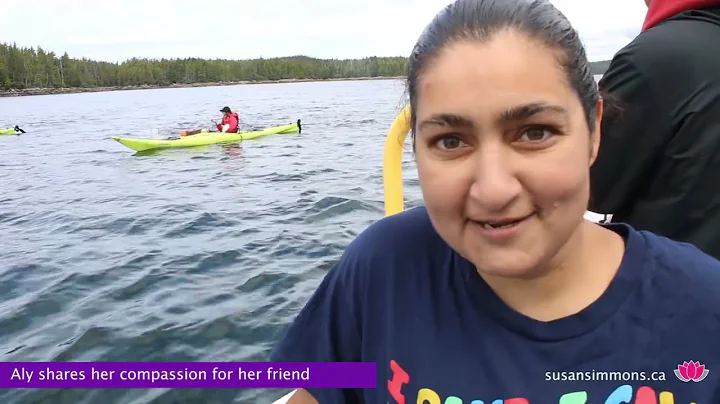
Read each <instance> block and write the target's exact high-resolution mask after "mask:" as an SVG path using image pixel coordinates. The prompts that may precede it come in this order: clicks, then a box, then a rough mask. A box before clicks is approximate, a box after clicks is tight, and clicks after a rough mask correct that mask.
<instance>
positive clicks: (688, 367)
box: [675, 361, 710, 382]
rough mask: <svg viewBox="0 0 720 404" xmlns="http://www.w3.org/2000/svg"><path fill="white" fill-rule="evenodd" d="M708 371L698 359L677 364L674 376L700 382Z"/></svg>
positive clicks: (687, 380)
mask: <svg viewBox="0 0 720 404" xmlns="http://www.w3.org/2000/svg"><path fill="white" fill-rule="evenodd" d="M708 373H710V371H709V370H707V369H705V365H701V364H700V362H698V361H695V362H693V361H690V362H683V364H682V365H678V368H677V369H675V376H677V378H678V379H680V380H682V381H684V382H689V381H690V380H692V381H694V382H701V381H703V380H704V379H705V378H706V377H707V375H708Z"/></svg>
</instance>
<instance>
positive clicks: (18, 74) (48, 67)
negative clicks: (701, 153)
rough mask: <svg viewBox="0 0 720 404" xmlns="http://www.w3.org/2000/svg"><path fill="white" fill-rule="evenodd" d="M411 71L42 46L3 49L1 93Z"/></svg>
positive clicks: (394, 61) (304, 60) (396, 63)
mask: <svg viewBox="0 0 720 404" xmlns="http://www.w3.org/2000/svg"><path fill="white" fill-rule="evenodd" d="M598 63H600V64H602V63H607V61H604V62H598ZM594 65H595V64H594ZM598 67H600V66H598ZM602 67H605V68H606V66H602ZM406 69H407V58H406V57H366V58H362V59H344V60H338V59H315V58H311V57H307V56H291V57H280V58H269V59H263V58H260V59H251V60H227V59H213V60H208V59H199V58H185V59H144V58H143V59H141V58H132V59H128V60H126V61H124V62H118V63H111V62H101V61H95V60H90V59H87V58H81V59H77V58H71V57H70V56H69V55H68V54H67V52H65V53H63V55H61V56H58V55H57V54H55V53H54V52H48V51H45V50H44V49H42V48H41V47H40V46H38V47H37V48H34V47H29V48H27V47H18V46H17V45H16V44H14V43H13V44H7V43H0V90H10V89H27V88H94V87H124V86H141V85H150V86H167V85H171V84H180V85H182V84H195V83H218V82H238V81H250V82H253V81H268V80H269V81H272V80H292V79H306V80H307V79H309V80H323V79H343V78H359V77H396V76H403V75H405V74H406ZM595 70H602V72H604V71H605V69H602V68H600V69H596V66H593V72H595ZM602 72H600V73H595V74H602Z"/></svg>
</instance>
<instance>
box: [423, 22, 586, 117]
mask: <svg viewBox="0 0 720 404" xmlns="http://www.w3.org/2000/svg"><path fill="white" fill-rule="evenodd" d="M418 84H419V86H418V90H419V94H418V97H417V104H418V113H419V114H422V113H423V112H422V111H425V112H426V113H437V112H439V111H440V110H445V112H457V113H460V112H462V111H463V110H467V111H466V112H471V111H473V110H474V111H477V110H478V109H482V110H484V111H494V113H495V114H501V113H504V112H505V111H507V110H509V109H515V108H518V107H519V106H522V105H530V104H545V105H554V106H557V107H559V108H563V109H565V110H567V111H570V112H572V111H573V110H574V109H575V108H576V107H578V106H580V105H579V102H578V100H577V97H576V96H575V93H574V91H573V90H572V88H571V87H570V86H569V85H568V83H567V79H566V75H565V73H564V71H563V69H562V67H561V66H560V64H559V63H558V54H557V52H556V51H554V50H552V49H550V48H547V47H545V46H542V45H539V44H537V43H535V41H531V40H526V39H524V37H522V36H518V35H514V36H513V35H504V36H503V35H502V34H498V35H497V36H496V37H495V38H494V39H492V40H491V41H489V42H484V43H479V42H461V43H455V44H452V45H450V46H448V47H447V48H445V49H444V50H443V51H442V52H441V53H439V54H438V57H437V58H436V59H435V60H434V62H433V63H432V64H431V65H429V66H428V68H427V69H426V70H425V71H424V72H423V73H422V75H421V77H420V78H419V83H418ZM576 104H577V105H576Z"/></svg>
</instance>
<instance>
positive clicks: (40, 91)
mask: <svg viewBox="0 0 720 404" xmlns="http://www.w3.org/2000/svg"><path fill="white" fill-rule="evenodd" d="M402 79H405V77H404V76H386V77H346V78H332V79H280V80H256V81H247V80H246V81H220V82H210V83H175V84H168V85H149V84H144V85H139V86H117V87H65V88H24V89H11V90H0V97H29V96H34V95H57V94H79V93H101V92H109V91H130V90H156V89H163V88H192V87H220V86H239V85H247V84H282V83H308V82H320V81H362V80H402Z"/></svg>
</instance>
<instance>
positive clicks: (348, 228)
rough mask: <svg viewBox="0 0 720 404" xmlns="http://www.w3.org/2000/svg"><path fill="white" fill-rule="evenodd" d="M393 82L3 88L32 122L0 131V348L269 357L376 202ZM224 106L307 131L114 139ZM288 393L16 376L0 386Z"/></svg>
mask: <svg viewBox="0 0 720 404" xmlns="http://www.w3.org/2000/svg"><path fill="white" fill-rule="evenodd" d="M403 91H404V87H403V82H401V81H397V80H387V81H348V82H318V83H294V84H263V85H244V86H228V87H206V88H190V89H162V90H143V91H118V92H108V93H92V94H91V93H89V94H71V95H52V96H37V97H19V98H0V121H1V122H0V127H2V126H13V125H16V124H17V125H20V126H21V127H22V128H23V129H25V130H26V131H27V132H28V133H27V134H25V135H21V136H0V149H2V156H3V157H2V159H0V172H2V175H0V190H2V192H1V193H0V239H1V240H2V244H3V247H2V254H0V341H1V342H0V352H1V353H2V359H3V360H4V361H229V360H232V361H251V360H265V359H266V357H267V355H268V354H269V351H270V349H271V348H272V346H273V344H274V343H275V342H276V340H277V338H278V337H279V333H281V332H282V331H283V329H284V327H285V326H286V325H287V323H288V322H289V321H290V319H291V318H292V317H293V316H294V315H295V314H296V312H297V310H299V308H300V307H301V306H302V305H303V304H304V303H305V301H306V300H307V298H308V297H309V295H310V293H312V291H313V290H314V288H315V287H316V285H317V284H318V283H319V281H320V280H321V278H322V277H323V275H324V274H325V273H326V272H327V270H328V269H329V268H330V267H332V265H333V264H334V263H335V262H336V261H337V259H338V258H339V257H340V255H341V254H342V251H343V249H344V248H345V246H346V245H347V244H348V243H349V242H350V240H352V239H353V238H354V237H355V236H356V235H357V234H358V233H359V232H360V231H362V230H363V229H364V228H365V227H367V226H368V225H369V224H370V223H372V222H373V221H375V220H378V219H380V218H381V217H382V216H383V214H384V210H383V209H384V205H383V188H382V152H383V147H384V140H385V135H386V133H387V130H388V128H389V126H390V124H391V123H392V121H393V119H394V118H395V116H396V115H397V113H398V112H399V111H400V109H401V108H402V106H403V102H404V98H403ZM225 105H228V106H230V107H231V108H233V110H237V111H239V113H240V115H241V120H242V127H243V128H244V129H252V128H262V127H266V126H274V125H281V124H286V123H291V122H294V121H296V120H297V119H301V120H302V127H303V131H302V133H301V134H297V135H277V136H269V137H265V138H262V139H258V140H253V141H247V142H244V143H242V144H241V145H239V146H237V145H236V146H220V145H215V146H208V147H205V148H200V149H178V150H168V151H165V152H161V153H157V154H154V155H150V156H135V155H134V152H133V151H132V150H130V149H127V148H126V147H124V146H122V145H121V144H119V143H117V142H115V141H114V140H111V139H110V136H115V135H119V136H138V137H169V136H174V135H177V133H178V132H179V131H180V130H181V129H185V128H194V127H207V126H208V125H209V124H210V119H217V118H218V116H219V115H220V112H218V110H219V109H220V108H222V107H223V106H225ZM408 144H409V143H408ZM408 148H409V147H408ZM405 159H406V162H405V163H406V165H410V164H411V156H410V154H409V151H408V152H407V153H406V156H405ZM406 176H407V177H406V178H405V188H406V189H405V191H406V197H407V198H408V206H413V204H414V203H419V202H417V201H418V199H419V191H418V189H417V179H416V176H413V170H410V169H408V170H407V174H406ZM285 392H286V391H280V390H239V391H229V390H228V391H209V390H126V391H114V390H94V391H85V390H46V391H34V390H15V391H3V392H1V393H0V402H3V403H13V402H23V403H40V402H53V403H97V402H105V403H180V402H203V403H229V402H245V403H249V402H258V403H264V402H271V401H272V400H273V399H275V398H278V397H280V396H281V395H282V394H283V393H285Z"/></svg>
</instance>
